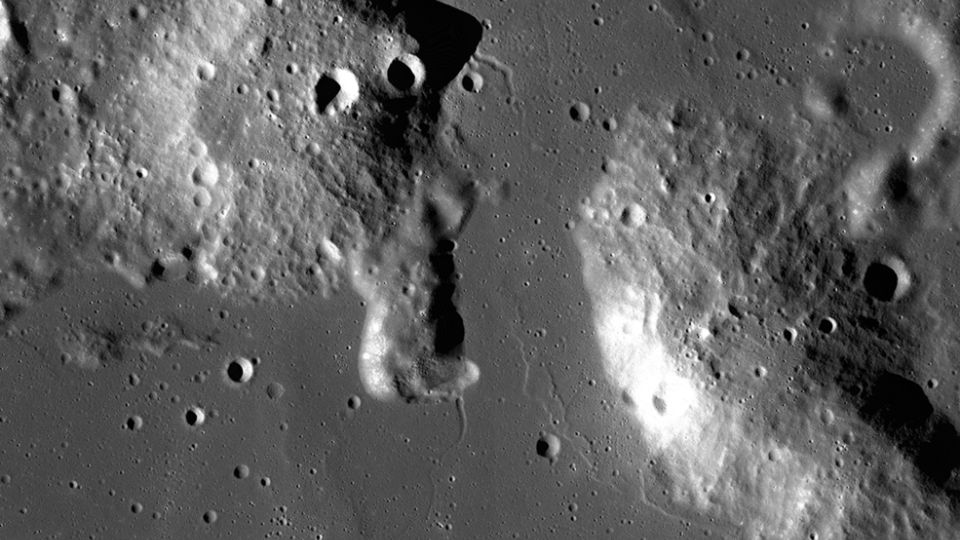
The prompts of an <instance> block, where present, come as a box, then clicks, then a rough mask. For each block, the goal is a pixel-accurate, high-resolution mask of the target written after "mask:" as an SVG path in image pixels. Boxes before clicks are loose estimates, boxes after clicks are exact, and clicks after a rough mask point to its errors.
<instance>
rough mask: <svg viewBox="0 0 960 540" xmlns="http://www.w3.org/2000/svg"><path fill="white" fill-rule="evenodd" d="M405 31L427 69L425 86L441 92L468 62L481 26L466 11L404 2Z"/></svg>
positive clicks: (430, 1) (428, 1)
mask: <svg viewBox="0 0 960 540" xmlns="http://www.w3.org/2000/svg"><path fill="white" fill-rule="evenodd" d="M401 6H402V11H403V17H404V19H405V21H406V24H407V27H406V30H407V32H408V33H409V34H410V35H411V36H413V38H414V39H416V40H417V43H419V44H420V49H419V51H417V55H418V56H419V57H420V60H421V61H422V62H423V65H424V67H425V68H426V72H427V74H426V79H425V81H424V86H428V87H431V88H434V89H442V88H444V87H445V86H447V84H449V83H450V81H452V80H453V79H454V77H456V76H457V73H459V72H460V69H461V68H463V66H464V64H466V63H467V61H468V60H469V59H470V56H472V55H473V53H474V51H476V50H477V46H478V45H479V44H480V39H481V38H482V37H483V25H481V24H480V21H478V20H477V19H476V18H474V17H473V16H472V15H470V14H469V13H467V12H465V11H461V10H459V9H457V8H454V7H452V6H448V5H446V4H442V3H440V2H436V1H434V0H406V1H405V2H403V3H402V4H401Z"/></svg>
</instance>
